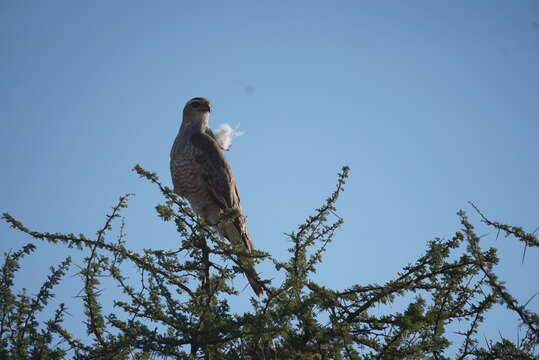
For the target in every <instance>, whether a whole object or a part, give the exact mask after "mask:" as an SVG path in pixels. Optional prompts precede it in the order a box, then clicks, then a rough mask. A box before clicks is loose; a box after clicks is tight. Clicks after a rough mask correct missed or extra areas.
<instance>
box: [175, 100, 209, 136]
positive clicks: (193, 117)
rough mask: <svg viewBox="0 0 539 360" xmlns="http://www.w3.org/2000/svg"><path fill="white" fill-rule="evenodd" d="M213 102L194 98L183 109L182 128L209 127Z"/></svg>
mask: <svg viewBox="0 0 539 360" xmlns="http://www.w3.org/2000/svg"><path fill="white" fill-rule="evenodd" d="M210 111H211V101H210V100H208V99H206V98H202V97H196V98H192V99H191V100H189V101H188V102H187V104H185V107H184V108H183V121H182V126H184V127H185V126H186V127H194V128H198V129H201V128H204V127H207V126H208V120H209V118H210Z"/></svg>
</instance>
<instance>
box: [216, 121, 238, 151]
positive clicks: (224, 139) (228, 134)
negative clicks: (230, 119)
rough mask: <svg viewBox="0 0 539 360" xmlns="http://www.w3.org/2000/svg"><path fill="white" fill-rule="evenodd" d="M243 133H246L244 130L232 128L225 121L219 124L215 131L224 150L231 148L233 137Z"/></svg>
mask: <svg viewBox="0 0 539 360" xmlns="http://www.w3.org/2000/svg"><path fill="white" fill-rule="evenodd" d="M243 134H245V133H244V132H243V131H237V130H236V129H232V127H231V126H230V125H228V124H226V123H225V124H221V125H219V128H218V129H217V130H216V131H215V140H217V143H218V144H219V146H220V147H221V148H222V149H223V150H229V149H230V146H232V138H233V137H234V136H242V135H243Z"/></svg>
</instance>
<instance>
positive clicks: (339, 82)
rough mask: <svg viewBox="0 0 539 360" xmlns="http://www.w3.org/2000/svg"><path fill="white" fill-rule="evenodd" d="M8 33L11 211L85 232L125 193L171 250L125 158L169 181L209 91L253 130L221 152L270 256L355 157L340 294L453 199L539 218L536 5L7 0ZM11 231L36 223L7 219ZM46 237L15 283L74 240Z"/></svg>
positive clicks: (509, 265)
mask: <svg viewBox="0 0 539 360" xmlns="http://www.w3.org/2000/svg"><path fill="white" fill-rule="evenodd" d="M0 44H1V47H0V49H1V50H0V51H1V54H2V57H1V59H2V60H1V65H0V78H1V79H2V80H1V81H0V121H1V128H0V129H1V130H0V149H1V154H2V158H3V161H2V170H1V173H2V176H1V177H0V210H1V211H8V212H10V213H11V214H12V215H13V216H15V217H16V218H18V219H19V220H21V221H22V222H23V223H24V224H26V225H27V226H29V227H31V228H33V229H36V230H41V231H60V232H75V233H80V232H82V233H85V234H87V235H93V234H94V233H95V231H96V230H97V229H98V227H100V226H101V225H102V223H103V219H104V215H105V213H106V212H108V211H109V209H110V206H112V205H113V204H114V203H115V202H116V200H117V198H118V197H119V196H120V195H122V194H124V193H127V192H134V193H136V197H135V198H133V200H132V201H131V203H130V207H129V209H127V210H126V212H125V215H126V221H127V225H126V230H127V233H128V244H129V245H130V246H131V247H132V248H134V249H141V248H144V247H151V248H164V249H170V248H173V247H174V246H175V244H176V242H177V238H176V237H175V231H174V227H173V225H172V224H163V223H162V222H161V221H160V220H159V219H158V218H157V216H156V215H155V211H154V210H153V206H154V205H155V204H157V203H158V202H159V201H161V198H160V197H159V194H158V193H157V191H156V189H155V188H154V187H153V186H151V185H150V184H149V183H147V182H145V181H143V180H141V179H139V178H138V177H137V176H136V174H134V173H133V172H131V168H132V167H133V166H134V165H135V164H137V163H140V164H141V165H142V166H143V167H144V168H146V169H147V170H151V171H155V172H157V173H158V174H159V176H160V177H161V179H162V180H163V182H164V183H166V184H170V174H169V168H168V166H169V165H168V163H169V151H170V146H171V144H172V141H173V140H174V137H175V136H176V133H177V131H178V128H179V125H180V121H181V109H182V108H183V106H184V104H185V102H186V101H187V100H189V99H190V98H192V97H195V96H204V97H208V98H210V99H211V100H212V101H213V102H214V107H213V112H212V117H211V120H210V122H211V126H212V127H213V128H217V127H218V125H219V124H221V123H224V122H227V123H230V124H231V125H232V126H239V130H242V131H245V135H244V136H242V137H239V138H236V139H235V141H234V144H233V147H232V150H231V151H229V152H228V153H227V156H228V157H229V159H230V161H231V163H232V167H233V170H234V173H235V175H236V178H237V180H238V183H239V187H240V190H241V195H242V205H243V208H244V210H245V212H246V214H247V216H248V222H249V225H250V229H251V232H252V234H253V238H254V242H255V245H256V246H257V247H258V248H260V249H262V250H265V251H268V252H270V253H272V254H273V255H274V256H275V257H277V258H280V259H284V258H285V257H286V256H287V253H286V248H287V247H288V246H289V243H288V242H287V241H286V237H285V236H284V235H283V233H285V232H291V231H294V229H295V227H296V225H297V224H300V223H301V222H302V221H303V219H304V218H305V217H306V216H308V215H309V214H311V213H312V210H313V209H314V208H316V207H317V206H319V205H320V204H321V203H322V201H323V200H324V199H325V197H326V196H327V195H329V194H330V192H331V191H332V190H333V188H334V183H335V180H336V173H337V172H338V171H339V169H340V167H341V166H342V165H345V164H346V165H349V166H350V167H351V178H350V181H349V184H348V185H347V186H346V191H345V193H344V196H343V197H342V198H341V200H340V202H339V204H338V205H339V210H340V211H339V213H340V215H341V216H343V217H344V219H345V225H344V227H343V228H342V230H341V231H339V232H338V233H337V236H336V238H335V242H334V243H333V244H332V245H331V246H330V247H329V250H328V252H327V253H326V256H325V262H324V263H323V265H322V267H321V268H320V271H319V272H318V274H317V275H318V279H319V280H320V282H322V283H324V284H326V285H328V286H331V287H332V288H334V289H343V288H345V287H347V286H350V285H352V284H357V283H360V284H365V283H372V282H383V281H386V280H389V279H391V278H392V276H393V275H394V274H395V273H396V272H397V271H398V270H399V269H401V268H402V266H404V265H405V264H407V263H410V262H413V261H414V260H415V259H416V258H417V257H418V256H420V255H421V254H422V253H423V250H424V248H425V243H426V241H428V240H430V239H433V238H435V237H437V236H440V237H449V236H451V235H452V233H454V231H456V230H458V229H459V228H460V227H459V224H458V219H457V216H456V215H455V213H456V212H457V211H458V210H459V209H464V210H466V211H468V212H469V214H470V216H471V218H472V220H473V221H474V222H476V223H477V222H478V218H477V216H476V215H475V214H473V213H472V210H471V208H470V206H469V205H468V204H467V201H474V202H475V203H476V204H477V205H478V206H479V207H480V208H481V209H482V210H483V211H484V212H485V213H486V214H487V215H488V216H489V217H491V218H492V219H495V220H500V221H505V222H508V223H511V224H514V225H521V226H523V227H525V228H527V229H528V230H530V231H532V230H533V229H535V228H536V227H537V226H539V191H538V185H539V161H538V155H539V143H538V139H539V137H538V135H539V2H538V1H492V0H488V1H473V2H472V1H464V0H460V1H447V2H433V1H426V0H425V1H385V2H381V1H348V2H346V1H335V2H330V1H312V0H310V1H294V2H292V1H286V2H284V1H283V2H279V1H275V2H272V3H271V4H270V3H267V2H256V1H244V2H236V1H232V2H224V1H214V2H195V1H160V2H150V1H147V2H140V1H92V2H83V1H54V2H45V1H2V2H0ZM478 232H479V234H480V235H487V236H486V237H485V239H484V246H488V245H494V246H497V247H499V248H500V256H501V257H502V263H501V265H500V267H499V273H500V276H501V278H502V279H503V280H506V281H507V283H508V286H509V288H510V290H511V291H513V292H514V293H515V295H516V296H517V298H518V299H519V300H520V301H522V302H525V301H527V300H528V299H529V298H530V297H531V296H532V295H533V294H535V293H536V292H537V291H539V280H538V279H539V277H538V274H539V254H538V253H537V252H534V251H528V253H527V257H526V260H525V262H524V264H521V256H522V250H523V249H522V247H521V246H520V245H518V244H517V243H516V241H514V240H507V239H503V238H501V239H498V240H495V232H493V231H492V230H489V229H486V228H483V227H481V226H479V230H478ZM0 239H1V240H0V251H2V252H4V251H7V250H9V249H15V248H18V247H19V246H21V245H22V244H23V243H24V240H25V237H24V236H22V235H21V234H18V233H15V232H13V231H12V230H10V229H9V228H8V227H7V226H6V225H0ZM39 245H40V247H39V255H37V256H34V257H33V258H32V260H31V261H28V262H26V263H25V270H24V271H23V272H22V273H21V276H20V277H19V284H21V286H22V285H24V286H28V287H29V289H30V292H32V291H34V290H36V289H35V286H36V285H34V288H33V287H32V284H36V279H39V280H40V281H41V280H44V278H45V274H46V271H47V269H48V266H49V265H50V264H51V262H58V261H59V260H60V259H62V258H63V257H65V256H66V255H67V254H69V253H72V252H70V251H68V249H65V248H64V247H62V246H56V247H51V246H45V245H44V244H39ZM259 269H260V270H261V272H262V274H263V275H264V276H266V277H270V278H271V277H275V276H276V275H275V270H274V268H273V266H272V265H271V264H270V263H265V264H262V265H261V266H260V267H259ZM75 272H76V269H75V268H74V269H72V270H71V272H70V274H71V275H72V274H74V273H75ZM237 284H238V286H240V287H241V286H244V285H245V284H246V281H245V280H244V279H238V280H237ZM78 290H79V289H78V288H70V287H65V286H64V287H63V288H61V290H60V296H64V297H65V296H69V297H71V296H74V295H76V293H77V292H78ZM245 293H247V294H248V295H249V296H250V293H249V289H247V290H246V291H244V294H245ZM242 301H243V300H240V304H243V305H245V307H247V306H248V305H247V304H248V303H247V301H243V302H242ZM530 307H531V308H532V309H534V310H535V311H539V299H538V298H536V299H534V300H533V301H532V302H531V303H530ZM240 308H241V306H240ZM493 319H494V320H493V321H492V322H491V324H490V326H489V328H487V329H484V330H483V331H484V334H486V335H487V336H491V337H492V338H494V339H497V338H499V335H498V330H500V331H501V332H502V333H503V335H504V336H508V337H510V338H513V339H514V338H515V337H516V333H517V328H516V322H513V323H509V321H510V320H511V321H512V320H514V316H507V315H503V313H501V312H496V314H495V316H494V318H493ZM508 324H509V325H508Z"/></svg>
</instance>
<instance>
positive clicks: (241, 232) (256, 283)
mask: <svg viewBox="0 0 539 360" xmlns="http://www.w3.org/2000/svg"><path fill="white" fill-rule="evenodd" d="M242 225H244V223H243V224H242V223H240V221H238V220H236V221H234V222H233V223H228V224H222V225H219V227H218V228H219V233H220V234H221V235H222V236H223V237H225V238H227V239H228V240H229V241H230V242H231V243H232V244H234V245H240V244H241V245H243V246H245V248H246V250H247V251H248V252H249V253H250V252H251V250H253V242H252V240H251V235H250V234H249V230H248V229H247V228H246V226H242ZM238 260H239V261H238V265H240V267H241V270H242V271H243V273H244V274H245V277H246V278H247V281H249V285H251V288H252V289H253V291H254V292H255V294H256V296H262V295H263V294H264V286H263V285H262V282H261V281H260V278H259V277H258V274H257V272H256V269H255V265H254V262H253V259H252V258H250V257H248V256H240V258H239V259H238Z"/></svg>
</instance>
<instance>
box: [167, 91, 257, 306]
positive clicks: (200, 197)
mask: <svg viewBox="0 0 539 360" xmlns="http://www.w3.org/2000/svg"><path fill="white" fill-rule="evenodd" d="M210 109H211V103H210V101H209V100H208V99H205V98H193V99H191V100H189V101H188V102H187V104H186V105H185V107H184V109H183V121H182V125H181V127H180V131H179V133H178V135H177V136H176V139H175V140H174V144H173V145H172V150H171V152H170V172H171V174H172V183H173V185H174V192H176V193H177V194H178V195H180V196H182V197H184V198H186V199H187V200H188V201H189V203H190V204H191V207H192V208H193V209H194V210H195V211H196V213H197V214H198V215H199V216H201V217H202V218H204V219H205V220H206V222H207V223H209V224H211V225H216V226H217V229H218V231H219V234H220V235H221V236H222V237H224V238H226V239H228V240H229V241H231V242H232V243H233V244H243V245H244V246H245V247H246V248H247V249H248V250H249V251H251V250H253V249H254V247H253V242H252V240H251V235H250V233H249V230H248V228H247V223H246V219H245V216H244V215H243V211H242V209H241V206H240V195H239V191H238V187H237V185H236V180H235V179H234V175H233V174H232V169H231V168H230V164H229V163H228V160H227V159H226V157H225V156H224V153H223V151H222V149H221V148H220V146H219V144H218V143H217V141H216V140H215V137H214V135H213V133H212V131H211V129H210V128H209V126H208V120H209V114H210ZM230 208H232V209H237V210H238V211H239V212H240V216H239V217H238V218H237V219H236V220H235V221H233V222H232V223H227V224H218V222H219V217H220V214H221V211H222V210H225V209H230ZM241 263H242V264H243V266H242V268H243V270H244V273H245V276H246V277H247V280H249V284H250V285H251V287H252V288H253V290H254V292H255V293H256V295H258V296H260V295H262V294H263V292H264V290H263V287H262V285H261V283H260V281H259V280H258V276H257V273H256V270H255V268H254V265H253V262H252V260H251V259H243V260H242V261H241Z"/></svg>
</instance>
